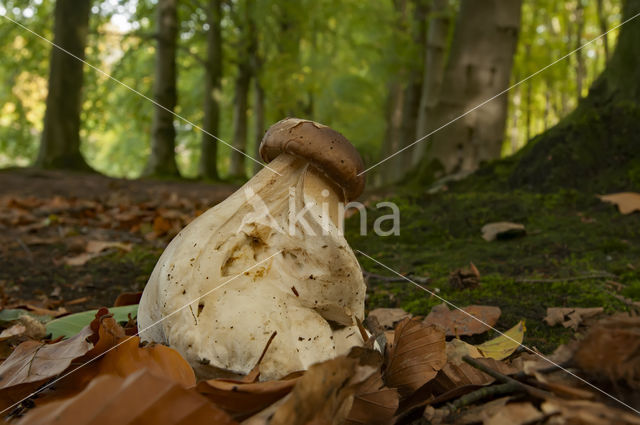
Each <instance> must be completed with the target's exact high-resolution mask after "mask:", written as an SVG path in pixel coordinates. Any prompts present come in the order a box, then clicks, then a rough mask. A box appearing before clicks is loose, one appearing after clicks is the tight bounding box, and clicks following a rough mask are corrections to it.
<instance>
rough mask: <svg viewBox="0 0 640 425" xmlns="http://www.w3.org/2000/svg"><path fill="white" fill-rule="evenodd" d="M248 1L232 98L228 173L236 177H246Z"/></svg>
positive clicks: (249, 70) (252, 45) (252, 50)
mask: <svg viewBox="0 0 640 425" xmlns="http://www.w3.org/2000/svg"><path fill="white" fill-rule="evenodd" d="M248 8H249V3H247V4H246V5H245V10H244V12H243V13H244V16H243V19H244V21H243V25H244V30H243V34H242V40H241V42H240V43H241V45H240V51H239V54H238V56H239V57H238V74H237V75H236V80H235V96H234V99H233V140H232V143H233V147H234V148H236V149H234V150H233V151H231V164H230V166H229V175H230V176H231V177H233V178H237V179H246V177H247V175H246V169H245V163H246V161H245V158H246V156H245V155H243V153H245V154H246V152H247V109H248V107H249V104H248V97H249V85H250V84H251V76H252V71H253V70H252V66H251V61H252V58H253V55H254V54H255V51H256V50H255V47H256V45H255V40H254V35H253V32H254V29H253V28H252V25H251V19H250V15H249V10H248Z"/></svg>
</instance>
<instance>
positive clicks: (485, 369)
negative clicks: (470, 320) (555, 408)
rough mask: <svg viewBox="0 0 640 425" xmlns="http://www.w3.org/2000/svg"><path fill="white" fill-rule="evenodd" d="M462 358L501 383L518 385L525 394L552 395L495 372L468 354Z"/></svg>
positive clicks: (536, 395)
mask: <svg viewBox="0 0 640 425" xmlns="http://www.w3.org/2000/svg"><path fill="white" fill-rule="evenodd" d="M462 360H464V361H465V362H467V363H469V364H470V365H471V366H473V367H475V368H476V369H478V370H480V371H482V372H484V373H486V374H487V375H489V376H491V377H492V378H495V379H496V380H497V381H499V382H502V383H503V384H513V385H516V386H518V389H519V390H520V391H523V392H525V393H527V394H529V395H530V396H532V397H536V398H542V399H546V398H549V397H552V394H551V393H548V392H546V391H542V390H540V389H538V388H535V387H532V386H531V385H527V384H523V383H522V382H520V381H516V380H515V379H513V378H511V377H509V376H507V375H503V374H502V373H500V372H497V371H495V370H493V369H491V368H490V367H487V366H485V365H483V364H482V363H480V362H478V361H477V360H475V359H473V358H471V357H470V356H463V357H462Z"/></svg>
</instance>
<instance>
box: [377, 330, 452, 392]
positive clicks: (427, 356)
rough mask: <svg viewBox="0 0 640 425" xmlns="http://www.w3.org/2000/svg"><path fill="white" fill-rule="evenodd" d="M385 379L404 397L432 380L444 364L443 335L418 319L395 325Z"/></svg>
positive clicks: (445, 360) (445, 354)
mask: <svg viewBox="0 0 640 425" xmlns="http://www.w3.org/2000/svg"><path fill="white" fill-rule="evenodd" d="M388 350H389V355H388V361H387V369H386V371H385V376H384V380H385V382H386V384H387V385H388V386H389V387H392V388H397V389H398V391H399V392H400V395H401V396H403V397H405V396H408V395H410V394H411V393H413V392H414V391H416V390H417V389H418V388H420V387H421V386H423V385H424V384H425V383H427V382H429V381H430V380H431V379H433V378H434V377H435V376H436V374H437V373H438V370H440V369H442V367H443V366H444V365H445V363H446V362H447V352H446V345H445V335H444V332H443V331H442V330H440V329H438V328H436V327H435V326H427V325H425V324H424V323H422V321H421V318H417V317H416V318H413V319H405V320H403V321H402V322H400V323H399V324H398V326H396V330H395V333H394V337H393V344H392V345H391V346H390V347H389V349H388Z"/></svg>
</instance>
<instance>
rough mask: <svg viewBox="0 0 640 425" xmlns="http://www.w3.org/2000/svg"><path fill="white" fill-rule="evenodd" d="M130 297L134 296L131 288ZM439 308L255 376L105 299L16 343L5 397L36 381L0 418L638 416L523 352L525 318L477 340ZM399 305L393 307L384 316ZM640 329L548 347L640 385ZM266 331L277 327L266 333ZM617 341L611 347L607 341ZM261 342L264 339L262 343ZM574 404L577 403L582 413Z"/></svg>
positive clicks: (538, 419) (0, 373) (567, 360)
mask: <svg viewBox="0 0 640 425" xmlns="http://www.w3.org/2000/svg"><path fill="white" fill-rule="evenodd" d="M124 299H128V300H129V301H133V302H135V301H136V300H137V298H136V295H135V294H133V295H131V296H127V297H124V298H123V300H124ZM121 302H125V301H121ZM471 307H473V308H471ZM444 308H446V307H444ZM444 308H443V307H442V306H441V307H437V308H435V309H434V311H432V313H433V314H434V315H435V317H437V318H438V320H435V319H434V316H432V319H430V320H427V319H428V318H422V317H410V315H408V314H407V315H406V317H404V318H403V319H401V320H400V321H399V322H398V321H395V320H394V322H395V327H394V329H393V331H388V330H386V331H385V329H384V328H383V327H379V328H378V329H377V332H378V333H379V334H378V335H376V334H375V332H374V330H372V329H369V330H368V331H369V332H370V333H372V335H371V336H369V337H368V340H367V341H366V344H365V345H367V346H370V347H373V346H374V342H378V343H379V342H381V341H382V346H378V349H372V348H354V349H352V351H351V352H350V353H349V354H348V355H345V356H340V357H337V358H335V359H331V360H328V361H325V362H322V363H319V364H316V365H313V366H312V367H311V368H309V370H307V371H300V372H297V373H294V374H292V375H289V376H286V377H284V378H282V379H279V380H273V381H263V382H259V381H258V376H259V364H260V361H258V362H257V364H256V367H255V368H254V370H253V371H252V372H251V373H249V374H248V375H247V376H244V377H239V378H237V379H213V380H201V381H199V382H198V381H197V379H196V375H195V373H194V371H193V369H192V368H191V366H190V365H189V364H188V363H187V362H186V360H184V359H183V358H182V357H181V356H180V354H179V353H177V352H176V351H175V350H173V349H171V348H170V347H166V346H163V345H159V344H141V343H140V340H139V338H138V337H137V336H129V335H128V334H132V333H133V334H135V323H134V322H131V321H130V320H129V321H128V322H126V323H125V322H118V321H117V320H116V319H115V318H114V316H113V314H112V313H111V312H110V311H109V310H108V309H105V308H103V309H100V310H98V311H97V312H95V316H94V319H93V321H92V322H91V323H90V324H88V325H86V326H85V327H84V328H82V329H81V330H80V332H79V333H77V334H76V335H74V336H71V337H70V338H67V339H57V340H48V339H42V338H40V339H41V340H35V339H29V340H27V341H24V342H22V343H21V344H20V345H18V346H17V347H16V348H15V349H14V350H13V352H12V353H11V355H10V356H9V358H7V360H5V362H4V363H2V365H0V396H1V399H2V400H3V404H2V407H3V408H7V407H9V406H11V405H12V404H13V403H16V402H18V401H20V400H21V399H22V398H24V397H27V396H29V395H30V394H31V393H33V392H35V391H36V390H38V389H43V390H42V391H41V392H40V393H39V394H37V395H35V396H32V397H30V398H29V399H28V400H27V401H26V402H23V403H21V404H19V405H18V407H14V408H13V409H11V410H10V411H9V412H5V414H7V413H9V416H8V417H7V418H9V419H14V420H15V419H17V420H18V422H17V423H20V424H70V425H77V424H89V423H116V422H117V423H122V424H128V423H131V424H133V423H136V424H147V423H148V424H152V423H153V424H158V423H162V424H165V423H166V424H187V423H189V424H199V423H203V424H204V423H220V424H237V423H240V422H242V423H245V424H343V423H344V424H380V425H382V424H392V423H395V424H409V423H422V422H419V421H420V420H423V421H427V422H424V423H432V424H437V423H442V424H445V423H451V424H457V423H460V424H463V423H467V424H472V423H482V424H489V425H491V424H493V425H503V424H530V423H540V424H549V425H555V424H574V423H576V424H586V425H591V424H594V425H596V424H601V423H602V424H612V425H613V424H623V425H624V424H640V421H638V420H637V417H635V416H633V415H630V414H629V413H628V412H625V411H623V410H621V409H619V408H617V407H616V406H612V405H611V404H610V403H609V404H605V403H604V402H603V399H602V398H599V395H598V394H597V393H595V392H593V391H592V390H591V389H590V388H588V387H585V386H584V385H583V384H582V383H580V382H578V381H576V380H575V379H570V378H568V377H567V375H565V374H564V373H563V372H562V371H559V370H558V369H557V368H550V367H549V366H550V364H549V363H547V362H545V361H543V360H541V359H540V358H539V357H537V356H535V355H533V354H531V353H528V352H519V351H518V348H519V347H520V344H521V343H522V342H523V340H524V338H525V334H526V327H525V325H524V322H519V323H517V324H515V326H513V327H512V328H511V329H509V330H506V331H505V332H504V335H497V336H495V337H494V338H492V339H491V338H486V337H485V338H484V340H485V342H483V343H480V344H478V343H477V339H478V336H479V335H482V334H483V333H487V331H488V329H485V328H486V326H484V325H483V326H478V327H477V328H473V329H472V330H473V332H469V333H468V332H466V331H459V332H457V334H456V332H455V331H454V330H455V329H466V328H465V326H467V327H473V326H475V325H471V324H470V322H469V323H466V325H465V326H460V325H459V322H457V321H456V320H458V319H459V317H458V316H457V314H456V313H454V312H453V311H450V310H448V309H446V311H445V309H444ZM465 311H467V312H473V313H472V314H474V316H478V317H486V315H487V314H489V315H490V317H492V318H495V320H497V315H499V313H497V312H496V311H495V310H493V309H492V308H491V307H489V306H470V307H467V308H465ZM400 313H401V312H393V315H392V316H391V317H393V318H395V317H399V316H400ZM461 314H464V313H461ZM465 316H466V315H465ZM467 317H468V316H467ZM491 320H493V319H491ZM383 322H384V321H383ZM432 322H433V323H432ZM436 322H437V323H436ZM8 323H18V322H15V321H14V322H8ZM452 323H454V324H455V325H453V326H450V325H451V324H452ZM122 324H124V325H125V327H123V325H122ZM365 324H366V321H365ZM443 324H444V326H443ZM132 326H133V329H132ZM491 326H493V324H492V325H491ZM638 329H640V319H639V318H637V317H631V316H615V317H613V318H608V319H605V320H602V321H599V322H598V323H596V324H595V325H594V326H592V327H591V328H590V330H589V332H587V334H586V336H585V338H584V339H582V340H581V341H576V342H574V343H572V344H569V345H567V346H562V348H563V350H564V354H562V356H563V357H562V358H563V359H564V360H558V359H559V357H557V356H556V357H554V356H555V354H554V355H552V358H554V359H556V360H558V361H559V362H561V363H563V364H566V365H567V367H574V368H577V370H579V371H580V373H581V374H584V375H585V377H594V379H599V380H601V381H602V380H607V381H608V382H610V383H612V384H615V385H626V386H630V387H632V388H638V387H639V386H640V360H639V359H640V357H639V356H638V352H640V346H639V345H638V344H640V343H638V341H640V331H638ZM469 335H474V336H473V339H472V340H469V339H468V340H466V341H465V340H463V339H461V338H464V337H469ZM273 338H277V335H275V334H274V335H272V338H271V339H270V341H271V340H273ZM474 341H476V342H475V343H474ZM613 346H615V347H618V348H617V349H616V350H614V351H612V350H611V347H613ZM268 349H269V344H267V345H266V346H265V349H264V352H266V351H267V350H268ZM563 350H558V351H563ZM263 355H264V353H263ZM471 360H473V362H472V361H471ZM86 362H89V363H88V364H87V365H86V366H84V367H82V368H80V369H78V371H76V372H74V373H71V374H68V375H67V376H65V374H67V373H68V372H70V371H72V370H74V369H75V368H77V367H78V366H80V365H82V364H83V363H86ZM47 384H51V385H48V386H47ZM44 387H46V388H44ZM576 406H580V409H582V410H580V411H579V412H578V411H576Z"/></svg>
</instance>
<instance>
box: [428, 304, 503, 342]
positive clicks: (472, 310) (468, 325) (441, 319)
mask: <svg viewBox="0 0 640 425" xmlns="http://www.w3.org/2000/svg"><path fill="white" fill-rule="evenodd" d="M462 310H464V311H460V310H457V309H456V310H449V308H448V307H447V305H446V304H444V303H443V304H440V305H437V306H435V307H433V308H432V309H431V312H430V313H429V315H428V316H427V317H426V318H425V319H424V323H425V324H427V325H437V326H440V327H441V328H442V329H444V330H445V332H446V334H447V336H461V335H475V334H480V333H483V332H486V331H488V330H489V329H491V328H492V327H493V326H495V324H496V323H497V322H498V318H499V317H500V314H501V311H500V308H499V307H493V306H485V305H470V306H468V307H463V308H462ZM465 312H466V313H465ZM469 315H471V316H473V317H471V316H469ZM474 317H475V318H477V319H474ZM481 321H482V322H484V323H486V325H485V324H483V323H482V322H481Z"/></svg>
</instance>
